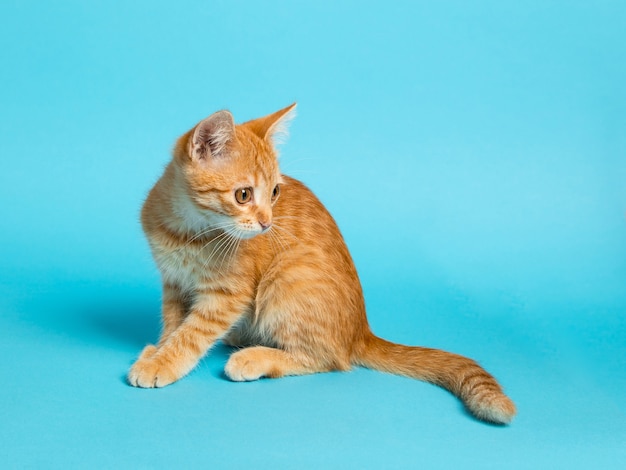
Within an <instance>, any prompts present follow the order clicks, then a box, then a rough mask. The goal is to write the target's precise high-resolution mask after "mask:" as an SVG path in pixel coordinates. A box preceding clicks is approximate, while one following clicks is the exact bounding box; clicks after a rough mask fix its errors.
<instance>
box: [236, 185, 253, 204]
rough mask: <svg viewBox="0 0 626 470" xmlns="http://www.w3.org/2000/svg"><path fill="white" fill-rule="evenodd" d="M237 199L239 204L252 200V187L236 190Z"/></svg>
mask: <svg viewBox="0 0 626 470" xmlns="http://www.w3.org/2000/svg"><path fill="white" fill-rule="evenodd" d="M235 199H236V200H237V202H238V203H239V204H246V203H247V202H250V201H251V200H252V188H240V189H238V190H237V191H235Z"/></svg>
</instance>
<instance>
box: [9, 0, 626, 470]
mask: <svg viewBox="0 0 626 470" xmlns="http://www.w3.org/2000/svg"><path fill="white" fill-rule="evenodd" d="M625 5H626V4H625V3H624V2H622V1H603V2H564V1H561V2H559V1H555V2H545V1H543V0H542V1H526V2H502V1H491V2H489V1H478V2H463V1H443V2H419V1H411V2H364V1H358V2H356V1H354V2H319V1H318V2H309V3H304V2H286V1H285V2H271V3H266V2H232V1H229V2H226V1H224V2H212V3H209V2H201V1H198V2H176V3H175V4H174V3H173V2H172V3H165V2H163V3H160V2H154V1H151V2H121V1H117V2H112V1H106V2H82V1H76V2H52V4H51V5H48V4H45V3H44V2H38V3H37V4H36V5H35V4H30V3H28V2H17V1H6V0H5V1H3V2H2V3H1V4H0V26H1V27H0V59H1V64H2V66H0V155H1V158H2V171H0V202H1V207H2V208H1V209H0V214H1V220H2V230H1V231H0V260H1V261H0V372H1V373H2V386H1V387H0V443H1V444H0V462H1V466H2V467H3V468H23V467H29V468H173V467H174V466H176V467H179V468H183V467H185V468H244V467H245V468H251V467H252V466H254V467H255V468H417V467H420V468H459V467H461V466H462V467H463V468H481V469H482V468H528V469H537V468H568V469H573V468H584V469H587V468H623V467H622V465H623V462H624V461H625V459H626V373H625V371H626V318H625V315H626V220H625V217H624V214H625V212H626V184H625V182H626V131H625V130H626V87H625V86H624V84H625V83H626V33H625V31H626V30H625V29H624V24H625V23H626V6H625ZM294 100H297V101H298V103H299V116H298V118H297V119H296V120H295V121H294V123H293V126H292V132H291V138H290V140H289V142H288V143H287V145H285V146H284V147H283V151H282V162H283V169H284V171H285V172H286V173H288V174H291V175H292V176H295V177H298V178H300V179H302V180H304V181H305V182H306V183H307V184H308V185H309V186H310V187H311V188H312V189H313V190H314V191H315V192H316V193H317V194H318V195H319V196H320V198H321V199H322V200H323V201H324V203H325V204H326V205H327V206H328V208H329V209H330V210H331V212H332V213H333V214H334V215H335V217H336V219H337V221H338V223H339V225H340V227H341V228H342V230H343V232H344V235H345V238H346V239H347V241H348V244H349V246H350V248H351V250H352V253H353V256H354V258H355V261H356V263H357V267H358V268H359V272H360V275H361V278H362V281H363V286H364V290H365V293H366V300H367V305H368V311H369V317H370V321H371V324H372V327H373V329H374V331H375V332H376V333H378V334H379V335H381V336H383V337H385V338H387V339H390V340H393V341H397V342H403V343H407V344H421V345H427V346H431V347H441V348H446V349H449V350H451V351H455V352H458V353H462V354H465V355H468V356H471V357H473V358H475V359H477V360H479V361H480V362H481V363H482V364H483V365H484V366H485V367H486V368H487V369H488V370H490V371H491V372H493V373H494V374H495V375H496V377H498V378H499V379H500V381H501V382H502V383H503V384H504V386H505V388H506V390H507V392H508V393H509V394H510V396H511V397H512V398H513V399H514V400H515V401H516V403H517V405H518V407H519V416H518V418H517V419H516V420H515V421H514V422H513V424H512V425H511V426H508V427H494V426H489V425H486V424H483V423H480V422H477V421H475V420H474V419H472V418H471V417H469V416H468V415H467V414H466V413H465V412H464V411H463V409H462V407H461V406H460V404H459V403H458V401H457V400H456V399H455V398H453V397H452V396H450V395H449V394H447V393H446V392H444V391H442V390H440V389H438V388H436V387H433V386H430V385H427V384H423V383H420V382H417V381H412V380H409V379H405V378H401V377H394V376H390V375H385V374H381V373H377V372H371V371H368V370H364V369H358V370H355V371H353V372H351V373H332V374H324V375H315V376H307V377H298V378H287V379H281V380H262V381H259V382H255V383H247V384H239V383H231V382H229V381H227V380H225V378H224V376H223V375H222V372H221V371H222V368H223V365H224V363H225V360H226V358H227V354H228V350H227V349H226V348H225V347H223V346H219V347H217V348H216V349H215V350H214V351H213V353H212V354H211V356H209V357H208V358H207V359H205V360H204V361H203V362H202V364H201V365H200V366H199V367H198V369H197V370H195V371H194V372H193V373H192V374H191V375H190V376H189V377H187V378H186V379H184V380H182V381H181V382H179V383H177V384H175V385H172V386H170V387H167V388H165V389H162V390H138V389H134V388H131V387H129V386H127V385H126V384H125V382H124V375H125V373H126V371H127V369H128V367H129V366H130V364H131V363H132V361H133V360H134V358H135V357H136V355H137V354H138V352H139V351H140V350H141V348H142V347H143V345H144V344H146V343H148V342H152V341H154V340H155V339H156V337H157V333H158V322H159V295H160V292H159V279H158V273H157V272H156V269H155V267H154V265H153V263H152V260H151V258H150V254H149V251H148V248H147V244H146V242H145V241H144V239H143V236H142V234H141V230H140V227H139V223H138V212H139V207H140V205H141V202H142V200H143V197H144V196H145V194H146V192H147V190H148V189H149V188H150V186H151V185H152V184H153V182H154V181H155V179H156V178H157V177H158V175H159V174H160V172H161V170H162V168H163V166H164V165H165V163H166V162H167V160H168V158H169V149H170V148H171V146H172V145H173V142H174V140H175V139H176V137H177V136H178V135H180V134H181V133H183V132H185V131H186V130H187V129H188V128H190V127H191V126H192V125H194V124H195V123H196V122H197V121H198V120H200V119H202V118H203V117H205V116H207V115H208V114H210V113H212V112H213V111H215V110H217V109H221V108H229V109H230V110H231V111H232V112H233V113H234V115H235V117H236V118H237V120H239V121H243V120H246V119H250V118H253V117H258V116H261V115H263V114H266V113H269V112H272V111H275V110H277V109H279V108H281V107H283V106H286V105H287V104H289V103H291V102H292V101H294Z"/></svg>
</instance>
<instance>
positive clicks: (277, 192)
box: [272, 185, 280, 201]
mask: <svg viewBox="0 0 626 470" xmlns="http://www.w3.org/2000/svg"><path fill="white" fill-rule="evenodd" d="M279 194H280V186H278V185H276V186H274V191H272V201H275V200H276V198H277V197H278V195H279Z"/></svg>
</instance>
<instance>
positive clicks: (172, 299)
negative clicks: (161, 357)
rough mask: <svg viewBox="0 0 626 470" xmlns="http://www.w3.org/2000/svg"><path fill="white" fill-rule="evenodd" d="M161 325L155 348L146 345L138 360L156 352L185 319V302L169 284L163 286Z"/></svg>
mask: <svg viewBox="0 0 626 470" xmlns="http://www.w3.org/2000/svg"><path fill="white" fill-rule="evenodd" d="M161 316H162V321H163V324H162V326H161V336H160V338H159V342H158V345H157V346H154V345H152V344H148V345H147V346H146V347H145V348H144V349H143V351H141V354H140V356H139V359H138V360H141V359H146V358H149V357H151V356H152V355H153V354H154V353H156V352H157V349H158V347H160V346H162V345H163V344H164V343H165V341H166V340H167V338H169V336H170V335H171V334H172V333H173V332H174V330H176V328H178V327H179V326H180V324H181V323H182V322H183V319H184V318H185V302H184V300H183V296H182V293H181V291H180V289H179V288H178V287H177V286H175V285H173V284H169V283H164V284H163V301H162V307H161Z"/></svg>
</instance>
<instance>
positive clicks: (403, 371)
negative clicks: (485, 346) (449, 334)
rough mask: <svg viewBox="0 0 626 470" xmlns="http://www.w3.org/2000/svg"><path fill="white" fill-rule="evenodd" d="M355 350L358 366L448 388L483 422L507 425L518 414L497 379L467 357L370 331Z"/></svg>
mask: <svg viewBox="0 0 626 470" xmlns="http://www.w3.org/2000/svg"><path fill="white" fill-rule="evenodd" d="M355 353H356V354H355V357H354V358H353V363H354V364H355V365H361V366H365V367H368V368H370V369H376V370H380V371H383V372H391V373H392V374H398V375H404V376H407V377H412V378H414V379H418V380H424V381H426V382H430V383H433V384H435V385H439V386H440V387H443V388H445V389H447V390H449V391H450V392H452V393H453V394H454V395H456V396H457V397H459V398H460V399H461V401H463V403H464V404H465V406H466V408H467V409H468V410H469V411H470V412H471V413H472V414H473V415H474V416H476V417H477V418H479V419H482V420H484V421H489V422H492V423H498V424H507V423H509V422H511V420H512V419H513V416H515V405H514V404H513V402H512V401H511V399H510V398H509V397H507V396H506V395H505V394H504V393H503V392H502V388H501V387H500V385H499V384H498V382H497V381H496V379H495V378H493V376H491V375H490V374H489V373H488V372H487V371H486V370H485V369H483V368H482V367H480V366H479V365H478V364H477V363H476V362H475V361H473V360H472V359H469V358H467V357H463V356H459V355H458V354H452V353H449V352H446V351H441V350H439V349H429V348H421V347H412V346H403V345H401V344H395V343H390V342H389V341H385V340H384V339H381V338H378V337H376V336H374V335H373V334H371V333H370V334H369V335H368V336H367V337H366V338H365V340H364V341H363V343H362V347H361V348H357V351H355Z"/></svg>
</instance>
